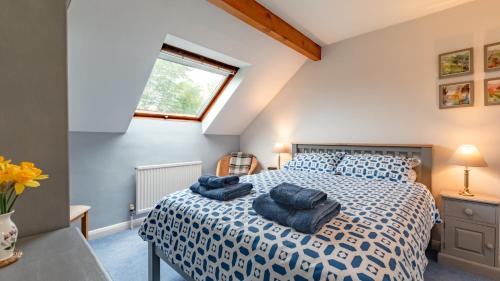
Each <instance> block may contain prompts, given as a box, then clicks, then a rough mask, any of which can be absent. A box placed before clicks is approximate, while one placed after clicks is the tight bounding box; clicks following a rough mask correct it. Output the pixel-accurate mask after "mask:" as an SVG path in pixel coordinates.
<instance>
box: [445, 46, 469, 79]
mask: <svg viewBox="0 0 500 281" xmlns="http://www.w3.org/2000/svg"><path fill="white" fill-rule="evenodd" d="M473 56H474V50H473V49H472V48H469V49H464V50H458V51H453V52H449V53H444V54H441V55H439V79H443V78H448V77H456V76H462V75H469V74H472V73H473V72H474V70H473V68H474V57H473Z"/></svg>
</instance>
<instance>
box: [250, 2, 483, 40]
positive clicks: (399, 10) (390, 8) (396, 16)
mask: <svg viewBox="0 0 500 281" xmlns="http://www.w3.org/2000/svg"><path fill="white" fill-rule="evenodd" d="M472 1H474V0H307V1H304V0H258V2H259V3H261V4H262V5H264V6H265V7H266V8H268V9H269V10H271V11H272V12H273V13H275V14H276V15H278V16H279V17H281V18H282V19H284V20H285V21H287V22H288V23H289V24H291V25H293V26H294V27H295V28H297V29H298V30H299V31H301V32H302V33H304V34H305V35H307V36H309V38H311V39H312V40H314V41H316V43H318V44H320V45H323V46H324V45H329V44H332V43H335V42H338V41H341V40H344V39H347V38H350V37H354V36H357V35H360V34H364V33H367V32H371V31H374V30H377V29H381V28H384V27H388V26H391V25H395V24H398V23H402V22H405V21H409V20H412V19H416V18H419V17H423V16H426V15H429V14H432V13H435V12H438V11H442V10H446V9H449V8H452V7H454V6H458V5H461V4H464V3H467V2H472Z"/></svg>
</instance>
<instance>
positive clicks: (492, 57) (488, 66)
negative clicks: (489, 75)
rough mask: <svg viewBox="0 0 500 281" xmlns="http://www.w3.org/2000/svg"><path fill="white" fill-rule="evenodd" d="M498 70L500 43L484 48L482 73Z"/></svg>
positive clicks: (499, 64) (499, 68) (499, 66)
mask: <svg viewBox="0 0 500 281" xmlns="http://www.w3.org/2000/svg"><path fill="white" fill-rule="evenodd" d="M497 70H500V42H498V43H493V44H489V45H486V46H484V71H485V72H490V71H497Z"/></svg>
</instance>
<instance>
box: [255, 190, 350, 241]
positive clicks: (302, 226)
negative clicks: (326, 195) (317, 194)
mask: <svg viewBox="0 0 500 281" xmlns="http://www.w3.org/2000/svg"><path fill="white" fill-rule="evenodd" d="M252 207H253V208H254V210H255V211H256V212H257V213H258V214H259V215H261V216H263V217H265V218H266V219H270V220H273V221H276V222H278V223H279V224H282V225H284V226H289V227H292V228H294V229H295V230H297V231H299V232H303V233H309V234H314V233H316V232H318V231H319V230H320V229H321V228H322V227H323V225H324V224H325V223H327V222H329V221H330V220H331V219H332V218H333V217H335V216H336V215H337V214H338V213H339V212H340V207H341V206H340V203H338V202H336V201H333V200H326V201H323V202H322V203H320V204H318V205H317V206H316V207H314V208H313V209H306V210H297V209H293V208H291V207H290V206H287V205H284V204H281V203H278V202H276V201H274V200H273V199H272V198H271V196H270V195H269V194H263V195H261V196H259V197H257V198H256V199H255V200H254V201H253V204H252Z"/></svg>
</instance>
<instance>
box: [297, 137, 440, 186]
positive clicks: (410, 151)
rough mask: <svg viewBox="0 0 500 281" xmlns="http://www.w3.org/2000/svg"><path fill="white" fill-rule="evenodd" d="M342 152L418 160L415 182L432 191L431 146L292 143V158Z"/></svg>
mask: <svg viewBox="0 0 500 281" xmlns="http://www.w3.org/2000/svg"><path fill="white" fill-rule="evenodd" d="M335 151H344V152H346V153H348V154H363V153H366V154H382V155H401V156H406V157H417V158H420V160H421V161H422V164H421V165H420V166H419V167H417V168H416V169H415V171H416V172H417V182H420V183H423V184H425V185H426V186H427V188H428V189H429V190H430V191H432V145H417V144H348V143H347V144H346V143H334V144H306V143H293V144H292V157H293V156H294V155H295V154H296V153H311V152H335Z"/></svg>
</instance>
